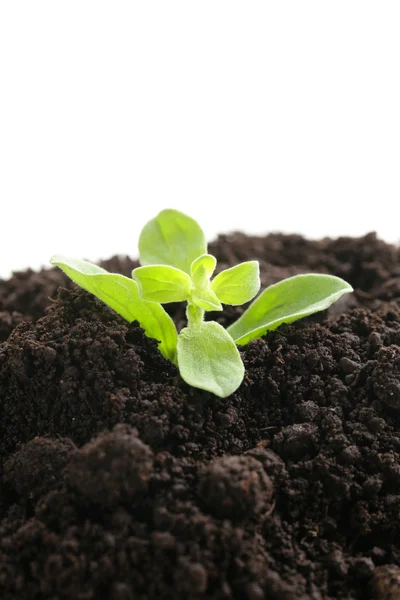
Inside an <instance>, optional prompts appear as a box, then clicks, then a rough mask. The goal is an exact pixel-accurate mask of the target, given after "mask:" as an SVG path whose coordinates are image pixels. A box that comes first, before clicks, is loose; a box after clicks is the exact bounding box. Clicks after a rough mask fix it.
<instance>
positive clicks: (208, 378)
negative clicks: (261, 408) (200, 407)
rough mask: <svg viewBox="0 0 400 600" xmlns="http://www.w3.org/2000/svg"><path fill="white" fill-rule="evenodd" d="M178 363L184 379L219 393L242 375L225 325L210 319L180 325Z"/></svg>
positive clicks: (234, 385)
mask: <svg viewBox="0 0 400 600" xmlns="http://www.w3.org/2000/svg"><path fill="white" fill-rule="evenodd" d="M178 365H179V371H180V374H181V376H182V378H183V379H184V380H185V381H186V383H188V384H189V385H192V386H193V387H198V388H201V389H203V390H208V391H209V392H212V393H213V394H215V395H216V396H221V397H225V396H227V395H228V394H229V393H231V390H232V391H233V390H235V389H236V388H238V387H239V385H240V384H241V383H242V380H243V376H244V365H243V362H242V359H241V358H240V354H239V351H238V349H237V346H236V345H235V344H234V343H233V342H232V338H231V336H230V335H229V333H228V332H227V331H226V329H224V328H223V327H222V325H219V324H218V323H215V322H214V321H208V322H204V321H203V322H202V323H201V324H200V325H199V326H198V327H185V329H182V331H181V332H180V334H179V337H178Z"/></svg>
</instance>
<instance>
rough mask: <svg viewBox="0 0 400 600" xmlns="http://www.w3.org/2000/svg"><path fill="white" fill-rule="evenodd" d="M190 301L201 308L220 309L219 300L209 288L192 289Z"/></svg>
mask: <svg viewBox="0 0 400 600" xmlns="http://www.w3.org/2000/svg"><path fill="white" fill-rule="evenodd" d="M191 301H192V302H193V303H194V304H197V306H200V308H202V309H203V310H222V305H221V302H220V301H219V300H218V298H217V296H216V295H215V294H214V292H213V291H212V290H211V289H210V288H204V289H202V290H194V291H193V292H192V297H191Z"/></svg>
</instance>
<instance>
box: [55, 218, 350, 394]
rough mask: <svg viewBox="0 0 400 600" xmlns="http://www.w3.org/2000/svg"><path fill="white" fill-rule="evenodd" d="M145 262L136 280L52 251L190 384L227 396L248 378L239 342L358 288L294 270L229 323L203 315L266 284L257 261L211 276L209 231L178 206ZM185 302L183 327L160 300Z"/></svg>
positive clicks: (144, 244)
mask: <svg viewBox="0 0 400 600" xmlns="http://www.w3.org/2000/svg"><path fill="white" fill-rule="evenodd" d="M139 256H140V263H141V265H142V266H141V267H138V268H137V269H134V270H133V271H132V279H130V278H129V277H124V276H123V275H118V274H113V273H108V272H107V271H105V270H104V269H102V268H101V267H98V266H96V265H93V264H91V263H89V262H87V261H84V260H75V259H70V258H66V257H64V256H54V257H53V258H52V259H51V264H53V265H57V266H58V267H60V268H61V269H62V270H63V271H64V272H65V273H66V274H67V275H68V276H69V277H70V278H71V279H72V280H73V281H75V283H77V284H78V285H80V286H81V287H83V288H84V289H86V290H87V291H89V292H91V293H92V294H94V295H95V296H97V297H98V298H99V299H100V300H102V301H103V302H105V304H107V305H108V306H110V307H111V308H112V309H114V310H115V311H116V312H117V313H118V314H120V315H121V316H122V317H124V318H125V319H126V320H127V321H129V322H132V321H134V320H137V321H138V322H139V324H140V325H141V326H142V327H143V329H144V330H145V332H146V335H147V336H149V337H152V338H155V339H157V340H158V341H159V342H160V346H159V348H160V351H161V352H162V354H163V355H164V356H165V357H166V358H168V359H169V360H171V361H172V362H174V363H175V364H177V366H178V368H179V372H180V374H181V377H182V378H183V379H184V381H186V383H188V384H189V385H191V386H193V387H196V388H200V389H203V390H207V391H209V392H212V393H213V394H215V395H217V396H220V397H221V398H225V397H226V396H229V395H230V394H232V393H233V392H234V391H235V390H236V389H237V388H238V387H239V386H240V384H241V382H242V381H243V377H244V365H243V362H242V359H241V357H240V353H239V350H238V348H237V344H239V345H244V344H247V343H248V342H249V341H251V340H253V339H255V338H259V337H261V336H263V335H265V334H266V333H267V332H268V331H272V330H273V329H276V328H277V327H279V325H281V324H282V323H292V322H293V321H296V320H297V319H301V318H303V317H306V316H308V315H312V314H313V313H316V312H318V311H321V310H324V309H326V308H328V307H329V306H330V305H331V304H332V303H333V302H336V300H338V299H339V298H340V297H341V296H342V295H343V294H348V293H349V292H352V291H353V288H352V287H351V286H350V285H349V284H348V283H347V282H346V281H344V280H343V279H340V278H339V277H334V276H332V275H321V274H307V275H296V276H295V277H289V278H288V279H284V280H283V281H280V282H279V283H275V284H274V285H271V286H269V287H268V288H266V289H265V290H264V291H263V292H262V293H261V294H260V295H259V296H258V298H256V299H255V300H254V301H253V303H252V304H251V305H250V306H249V307H248V308H247V310H245V311H244V313H243V314H242V316H241V317H240V318H239V319H238V320H237V321H236V322H235V323H233V324H232V325H230V327H228V329H224V328H223V327H222V325H220V324H219V323H216V322H214V321H204V314H205V312H206V311H221V310H222V309H223V307H222V305H223V304H230V305H234V306H236V305H241V304H245V303H246V302H249V301H250V300H252V299H253V298H254V297H255V296H256V294H257V293H258V291H259V289H260V273H259V264H258V262H257V261H254V260H252V261H248V262H243V263H241V264H239V265H236V266H234V267H232V268H230V269H226V270H224V271H222V272H221V273H219V274H218V275H216V276H215V277H214V278H213V273H214V270H215V267H216V264H217V261H216V259H215V257H214V256H212V255H211V254H207V244H206V240H205V236H204V233H203V231H202V229H201V227H200V226H199V225H198V223H197V222H196V221H194V220H193V219H192V218H190V217H188V216H187V215H185V214H183V213H181V212H179V211H177V210H173V209H166V210H163V211H161V212H160V213H159V214H158V215H157V216H156V217H155V218H154V219H152V220H151V221H149V222H148V223H147V224H146V225H145V226H144V228H143V230H142V232H141V234H140V238H139ZM168 302H187V307H186V316H187V327H185V328H183V329H182V330H181V331H180V332H179V334H178V333H177V331H176V328H175V325H174V323H173V321H172V319H171V318H170V317H169V315H168V314H167V313H166V311H165V310H164V308H163V307H162V306H161V305H162V304H167V303H168Z"/></svg>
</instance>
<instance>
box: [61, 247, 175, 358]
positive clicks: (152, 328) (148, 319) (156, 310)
mask: <svg viewBox="0 0 400 600" xmlns="http://www.w3.org/2000/svg"><path fill="white" fill-rule="evenodd" d="M50 262H51V264H52V265H57V266H58V267H60V269H62V270H63V271H64V273H66V274H67V275H68V277H70V278H71V279H72V281H74V282H75V283H77V284H78V285H80V286H81V287H82V288H83V289H85V290H87V291H88V292H90V293H91V294H94V295H95V296H97V298H99V299H100V300H102V301H103V302H104V303H105V304H107V306H109V307H110V308H112V309H113V310H115V312H117V313H118V314H119V315H121V317H123V318H124V319H126V320H127V321H129V322H130V323H132V321H138V322H139V324H140V326H141V327H143V329H144V330H145V332H146V335H147V336H148V337H151V338H155V339H156V340H158V341H159V342H160V345H159V348H160V352H162V354H163V355H164V356H165V357H166V358H169V359H170V360H172V361H174V362H175V360H176V345H177V337H178V336H177V332H176V328H175V325H174V323H173V321H172V319H171V317H170V316H169V315H168V314H167V313H166V312H165V310H164V309H163V307H162V306H160V305H159V304H156V303H155V302H147V301H146V300H143V299H142V298H140V295H139V286H138V284H137V283H136V281H133V279H129V278H128V277H124V276H123V275H119V274H114V273H108V272H107V271H106V270H105V269H102V268H101V267H98V266H97V265H93V264H92V263H90V262H88V261H86V260H77V259H73V258H67V257H65V256H59V255H58V256H53V258H52V259H51V261H50Z"/></svg>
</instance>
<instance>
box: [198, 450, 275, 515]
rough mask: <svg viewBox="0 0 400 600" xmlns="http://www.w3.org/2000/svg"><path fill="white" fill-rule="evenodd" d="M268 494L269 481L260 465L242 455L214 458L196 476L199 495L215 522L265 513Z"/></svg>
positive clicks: (270, 487) (247, 456)
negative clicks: (214, 517) (215, 518)
mask: <svg viewBox="0 0 400 600" xmlns="http://www.w3.org/2000/svg"><path fill="white" fill-rule="evenodd" d="M272 494H273V484H272V481H271V479H270V478H269V477H268V475H267V473H266V472H265V471H264V469H263V467H262V465H261V464H260V462H259V461H258V460H256V459H255V458H253V457H252V456H249V455H245V454H244V455H243V456H223V457H221V458H216V459H215V460H213V461H212V462H211V463H210V464H208V465H207V466H206V467H204V468H203V469H202V471H201V473H200V476H199V495H200V497H201V499H202V500H203V501H204V503H205V505H206V506H207V509H208V510H209V511H210V512H211V513H212V514H214V515H215V516H217V517H219V518H228V519H235V518H240V517H244V516H246V515H247V516H248V517H251V515H252V514H253V513H260V512H262V511H265V510H266V509H267V508H268V507H269V504H270V501H271V497H272Z"/></svg>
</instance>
